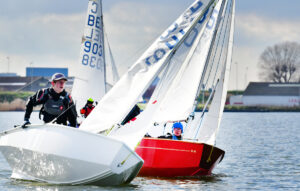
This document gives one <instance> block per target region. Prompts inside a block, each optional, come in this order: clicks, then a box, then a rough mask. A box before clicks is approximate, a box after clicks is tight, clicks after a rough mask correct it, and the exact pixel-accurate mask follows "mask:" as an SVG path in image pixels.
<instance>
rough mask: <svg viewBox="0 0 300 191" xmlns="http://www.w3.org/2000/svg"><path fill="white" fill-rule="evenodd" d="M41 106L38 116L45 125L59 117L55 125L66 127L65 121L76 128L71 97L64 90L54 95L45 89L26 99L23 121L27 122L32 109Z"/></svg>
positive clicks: (51, 89) (49, 89)
mask: <svg viewBox="0 0 300 191" xmlns="http://www.w3.org/2000/svg"><path fill="white" fill-rule="evenodd" d="M41 104H42V105H43V106H42V109H41V111H40V114H42V115H43V120H44V122H45V123H48V122H50V121H52V120H53V119H54V118H56V117H57V116H59V115H60V116H59V117H58V118H57V120H56V123H58V124H63V125H67V121H69V123H70V126H72V127H76V125H77V113H76V108H75V105H74V103H73V100H72V98H71V96H70V95H69V94H68V93H67V92H66V91H65V90H63V91H62V92H61V93H59V94H58V93H56V92H55V91H54V89H53V88H45V89H41V90H39V91H37V92H36V93H35V94H34V95H33V96H31V97H30V98H29V99H28V102H27V104H26V111H25V117H24V119H25V121H26V120H29V118H30V115H31V113H32V110H33V107H34V106H37V105H41ZM70 107H71V108H70ZM68 108H69V109H68ZM66 110H67V111H66ZM63 112H65V113H63ZM62 113H63V114H62Z"/></svg>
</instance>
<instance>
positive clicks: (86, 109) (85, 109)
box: [80, 105, 95, 117]
mask: <svg viewBox="0 0 300 191" xmlns="http://www.w3.org/2000/svg"><path fill="white" fill-rule="evenodd" d="M94 108H95V106H94V105H93V106H92V107H91V108H90V107H89V106H87V105H86V106H85V107H83V108H82V109H81V110H80V113H81V114H82V115H84V117H87V116H88V115H89V114H90V113H91V112H92V111H93V109H94Z"/></svg>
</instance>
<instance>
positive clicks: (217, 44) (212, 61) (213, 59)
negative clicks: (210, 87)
mask: <svg viewBox="0 0 300 191" xmlns="http://www.w3.org/2000/svg"><path fill="white" fill-rule="evenodd" d="M223 8H224V7H223ZM226 9H227V4H226V7H225V8H224V9H222V11H224V10H225V11H224V15H225V12H226ZM222 14H223V12H222ZM220 15H221V14H220ZM224 15H222V23H221V27H220V28H219V29H220V30H218V31H217V33H218V34H216V35H217V36H218V40H217V42H216V44H214V45H213V46H214V48H215V51H214V55H213V57H212V60H209V61H208V62H209V63H213V64H212V65H211V66H210V69H209V72H208V76H207V78H206V82H205V83H204V89H205V87H206V85H207V84H208V80H209V79H210V75H211V72H212V68H213V66H214V63H215V59H216V56H217V47H218V46H219V44H220V41H221V32H220V31H222V29H223V26H224V22H225V19H224ZM214 48H213V49H214ZM204 78H205V76H204ZM203 81H204V79H203ZM212 84H213V82H212Z"/></svg>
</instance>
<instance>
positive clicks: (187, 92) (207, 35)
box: [153, 1, 222, 123]
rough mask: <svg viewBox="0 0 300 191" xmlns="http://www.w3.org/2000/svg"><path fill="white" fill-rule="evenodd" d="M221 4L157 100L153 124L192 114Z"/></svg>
mask: <svg viewBox="0 0 300 191" xmlns="http://www.w3.org/2000/svg"><path fill="white" fill-rule="evenodd" d="M221 4H222V1H219V2H218V3H217V4H216V6H215V8H214V10H213V12H212V15H211V17H210V19H209V22H208V23H207V25H206V28H205V31H204V33H203V34H202V35H201V38H200V40H199V43H198V44H196V45H197V46H196V48H195V50H194V51H193V52H192V54H191V56H190V57H187V59H186V60H185V61H184V62H183V64H182V67H181V69H180V71H179V72H178V73H177V75H176V78H175V79H173V80H172V84H171V86H169V87H166V88H168V91H167V92H166V94H165V95H163V96H161V98H162V100H158V101H160V102H161V104H160V106H159V109H158V110H157V112H156V113H155V116H154V118H153V119H154V121H155V122H157V123H163V122H167V121H179V120H185V119H187V118H188V116H189V115H190V113H191V112H192V110H193V105H194V100H195V97H196V96H197V95H196V94H197V89H198V86H199V83H200V79H201V76H202V75H201V74H202V72H203V67H204V64H205V62H206V59H207V55H208V51H209V47H210V45H211V42H212V39H213V35H214V31H215V29H216V25H217V18H218V15H219V11H220V7H221ZM180 64H181V63H180Z"/></svg>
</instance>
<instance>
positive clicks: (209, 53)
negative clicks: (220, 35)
mask: <svg viewBox="0 0 300 191" xmlns="http://www.w3.org/2000/svg"><path fill="white" fill-rule="evenodd" d="M224 5H225V4H224V1H223V2H222V5H221V8H220V10H221V11H222V13H223V10H224ZM222 13H219V15H218V18H217V21H218V23H217V24H216V28H215V31H214V35H213V38H212V41H211V44H214V43H215V41H216V36H217V32H218V30H219V26H220V18H221V15H222ZM212 50H213V46H210V48H209V52H208V54H207V58H209V57H211V54H212ZM208 63H209V59H207V60H206V62H205V65H204V68H203V71H202V76H201V79H200V83H199V86H198V89H197V93H196V95H195V101H194V105H193V109H192V111H195V109H196V107H197V97H198V95H199V94H200V93H201V86H202V83H203V81H204V77H205V73H206V71H207V67H208Z"/></svg>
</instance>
